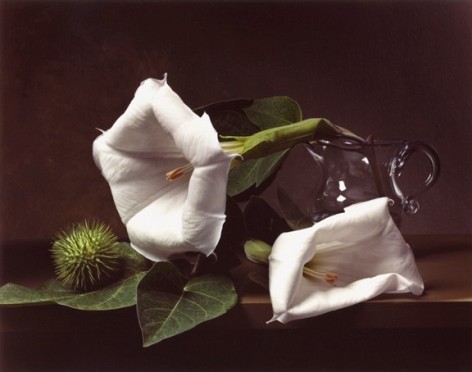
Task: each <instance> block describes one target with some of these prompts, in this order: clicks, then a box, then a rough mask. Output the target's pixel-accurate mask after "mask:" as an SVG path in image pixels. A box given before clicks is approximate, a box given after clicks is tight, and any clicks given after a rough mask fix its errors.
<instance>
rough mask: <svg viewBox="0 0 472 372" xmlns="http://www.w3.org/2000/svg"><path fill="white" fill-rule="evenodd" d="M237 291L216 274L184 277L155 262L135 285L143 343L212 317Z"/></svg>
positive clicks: (221, 311)
mask: <svg viewBox="0 0 472 372" xmlns="http://www.w3.org/2000/svg"><path fill="white" fill-rule="evenodd" d="M236 302H237V294H236V291H235V289H234V286H233V283H232V282H231V280H229V279H228V278H226V277H224V276H219V275H204V276H200V277H195V278H193V279H190V280H189V281H187V279H186V278H185V277H184V276H183V275H182V274H181V273H180V272H179V271H178V269H177V268H176V267H175V266H174V265H173V264H171V263H169V262H158V263H156V264H154V266H153V268H152V269H151V270H150V271H149V272H148V273H147V274H146V276H145V277H144V278H143V279H142V281H141V283H140V284H139V286H138V302H137V309H138V319H139V324H140V327H141V331H142V335H143V345H144V346H151V345H153V344H156V343H158V342H160V341H162V340H164V339H166V338H169V337H172V336H175V335H178V334H180V333H182V332H185V331H187V330H189V329H191V328H193V327H195V326H196V325H198V324H200V323H202V322H205V321H207V320H210V319H214V318H216V317H218V316H220V315H222V314H224V313H226V312H227V311H228V310H229V309H231V308H232V307H233V306H234V305H235V304H236Z"/></svg>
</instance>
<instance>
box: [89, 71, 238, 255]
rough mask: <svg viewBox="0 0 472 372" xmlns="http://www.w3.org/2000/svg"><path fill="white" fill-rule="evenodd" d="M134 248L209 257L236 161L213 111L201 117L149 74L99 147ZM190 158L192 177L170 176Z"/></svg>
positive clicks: (98, 155) (97, 156) (96, 144)
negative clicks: (216, 126)
mask: <svg viewBox="0 0 472 372" xmlns="http://www.w3.org/2000/svg"><path fill="white" fill-rule="evenodd" d="M93 154H94V159H95V162H96V164H97V166H98V167H99V168H100V169H101V171H102V174H103V176H104V177H105V179H106V180H107V181H108V183H109V185H110V189H111V192H112V195H113V199H114V201H115V205H116V208H117V210H118V212H119V214H120V216H121V219H122V221H123V223H124V224H125V225H126V227H127V231H128V235H129V238H130V241H131V245H132V246H133V247H134V248H135V249H136V250H137V251H139V252H140V253H142V254H143V255H144V256H146V257H148V258H149V259H151V260H154V261H160V260H167V259H169V258H170V257H171V256H172V255H175V254H180V253H184V252H187V251H197V252H202V253H204V254H207V255H209V254H211V253H212V252H213V250H214V249H215V247H216V244H217V243H218V240H219V238H220V235H221V230H222V227H223V223H224V220H225V214H224V211H225V206H226V184H227V177H228V171H229V166H230V163H231V160H232V158H231V157H230V156H227V155H226V154H225V153H224V152H223V151H222V149H221V147H220V146H219V142H218V136H217V133H216V131H215V130H214V128H213V126H212V124H211V121H210V118H209V117H208V116H207V115H203V116H202V117H199V116H198V115H196V114H195V113H194V112H193V111H192V110H191V109H190V108H189V107H188V106H187V105H185V103H184V102H183V101H182V100H181V98H180V97H179V96H178V95H177V94H176V93H175V92H174V91H173V90H172V89H171V88H170V87H169V85H168V84H167V81H166V78H164V79H163V80H155V79H147V80H145V81H144V82H143V83H141V86H140V87H139V88H138V89H137V91H136V93H135V97H134V99H133V100H132V101H131V103H130V105H129V106H128V108H127V110H126V111H125V113H124V114H123V115H122V116H121V117H120V118H119V119H118V120H117V121H116V122H115V124H114V125H113V126H112V127H111V128H110V129H109V130H107V131H106V132H104V134H102V135H101V136H99V137H98V138H97V139H96V140H95V142H94V144H93ZM188 163H190V164H191V165H192V166H193V168H194V170H193V172H192V174H191V176H190V177H188V176H185V177H180V178H179V179H177V180H175V181H172V182H168V181H167V180H166V173H167V172H169V171H171V170H172V169H176V168H179V167H183V166H186V165H187V164H188Z"/></svg>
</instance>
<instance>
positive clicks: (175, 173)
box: [166, 163, 193, 182]
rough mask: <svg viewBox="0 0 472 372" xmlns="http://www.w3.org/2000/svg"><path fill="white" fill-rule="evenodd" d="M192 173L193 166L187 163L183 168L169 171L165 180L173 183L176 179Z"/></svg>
mask: <svg viewBox="0 0 472 372" xmlns="http://www.w3.org/2000/svg"><path fill="white" fill-rule="evenodd" d="M192 171H193V165H192V164H190V163H189V164H187V165H184V166H183V167H179V168H176V169H173V170H171V171H170V172H167V173H166V180H167V181H170V182H172V181H175V180H176V179H178V178H180V177H182V176H183V175H185V174H187V173H190V172H192Z"/></svg>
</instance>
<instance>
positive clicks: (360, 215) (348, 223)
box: [270, 198, 424, 323]
mask: <svg viewBox="0 0 472 372" xmlns="http://www.w3.org/2000/svg"><path fill="white" fill-rule="evenodd" d="M305 265H307V267H310V268H312V269H313V270H316V271H317V272H321V273H329V274H335V275H336V276H335V278H336V280H326V279H333V278H334V277H332V276H329V275H328V277H327V278H323V277H322V276H314V277H313V276H309V275H303V268H304V266H305ZM423 290H424V284H423V280H422V278H421V275H420V273H419V271H418V269H417V267H416V263H415V259H414V256H413V253H412V251H411V249H410V247H409V246H408V244H407V243H406V242H405V241H404V239H403V237H402V235H401V233H400V231H399V230H398V228H397V227H396V225H395V223H394V222H393V220H392V219H391V217H390V214H389V211H388V199H387V198H378V199H374V200H370V201H367V202H363V203H358V204H355V205H352V206H350V207H348V208H346V209H345V212H344V213H341V214H338V215H334V216H331V217H329V218H327V219H325V220H323V221H321V222H319V223H317V224H315V225H314V226H313V227H311V228H308V229H303V230H298V231H293V232H289V233H285V234H282V235H281V236H280V237H279V238H278V239H277V240H276V242H275V243H274V246H273V248H272V253H271V256H270V295H271V300H272V306H273V310H274V317H273V318H272V320H278V321H280V322H283V323H285V322H289V321H291V320H295V319H301V318H307V317H311V316H316V315H320V314H323V313H326V312H329V311H333V310H336V309H340V308H343V307H346V306H351V305H354V304H356V303H359V302H362V301H366V300H368V299H371V298H373V297H375V296H378V295H379V294H382V293H385V292H397V293H398V292H412V293H413V294H415V295H420V294H422V293H423Z"/></svg>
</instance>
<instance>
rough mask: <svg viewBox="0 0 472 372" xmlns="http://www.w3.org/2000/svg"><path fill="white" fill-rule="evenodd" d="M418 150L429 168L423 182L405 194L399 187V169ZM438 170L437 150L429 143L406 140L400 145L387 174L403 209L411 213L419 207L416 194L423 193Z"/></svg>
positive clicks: (432, 182)
mask: <svg viewBox="0 0 472 372" xmlns="http://www.w3.org/2000/svg"><path fill="white" fill-rule="evenodd" d="M415 152H420V153H423V154H424V155H426V157H427V158H428V160H429V163H430V166H431V168H430V170H429V174H428V177H427V178H426V179H425V180H424V184H423V185H422V187H421V188H420V189H418V190H417V191H415V192H413V193H411V194H407V195H405V194H404V193H403V191H402V190H401V189H400V186H399V183H398V178H399V177H400V174H401V171H402V169H403V168H404V166H405V164H406V162H407V161H408V159H409V157H410V156H411V155H412V154H413V153H415ZM439 172H440V161H439V156H438V154H437V152H436V151H435V150H434V149H433V148H432V147H431V146H429V145H427V144H426V143H423V142H419V141H417V142H406V143H404V144H402V145H401V146H400V148H399V149H398V151H397V152H396V154H395V155H394V156H393V158H392V160H391V161H390V163H389V166H388V174H389V179H390V185H391V186H392V190H393V192H394V193H395V195H396V196H397V197H398V198H399V199H400V201H401V204H402V208H403V211H404V212H405V213H406V214H408V215H412V214H415V213H416V212H417V211H418V209H419V207H420V206H419V203H418V201H417V200H416V199H415V198H416V197H417V196H418V195H420V194H422V193H424V192H425V191H426V190H428V189H429V188H430V187H431V186H433V185H434V183H435V182H436V181H437V179H438V177H439Z"/></svg>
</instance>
